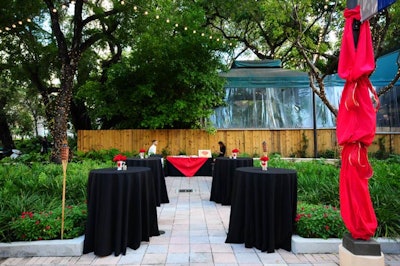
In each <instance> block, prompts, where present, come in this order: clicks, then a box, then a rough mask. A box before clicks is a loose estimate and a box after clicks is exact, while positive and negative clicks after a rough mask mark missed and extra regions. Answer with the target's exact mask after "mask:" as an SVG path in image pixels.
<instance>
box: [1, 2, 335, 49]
mask: <svg viewBox="0 0 400 266" xmlns="http://www.w3.org/2000/svg"><path fill="white" fill-rule="evenodd" d="M325 1H328V0H325ZM85 2H87V1H85ZM75 3H76V0H69V1H68V0H66V1H65V2H63V3H62V4H61V10H67V9H68V7H69V5H75ZM119 3H120V4H121V5H125V4H126V2H125V1H124V0H121V1H120V2H119ZM139 9H140V8H139V7H138V6H136V5H135V6H133V10H134V11H135V12H138V11H139ZM51 12H53V13H54V14H56V13H58V12H59V11H58V9H57V8H53V9H52V10H51ZM142 12H143V13H142V14H143V15H145V16H148V15H149V13H150V12H149V11H147V10H145V11H142ZM155 19H157V20H159V19H160V15H159V14H157V15H155ZM24 22H26V23H31V22H32V19H31V18H26V19H25V20H19V21H18V22H17V23H13V24H11V26H4V28H0V33H5V32H9V31H11V30H12V29H16V28H17V27H18V26H23V25H24ZM165 22H166V23H168V24H169V23H171V20H170V19H169V18H166V20H165ZM174 26H175V28H178V27H179V24H178V23H175V24H174ZM183 30H184V31H188V30H189V27H187V26H185V27H183ZM192 33H193V34H197V30H195V29H193V30H192ZM201 36H202V37H207V35H206V34H205V33H204V32H202V33H201ZM208 38H209V39H210V40H213V36H211V35H210V36H208ZM214 40H215V41H217V42H220V40H221V39H220V38H214ZM222 43H223V44H224V45H226V43H227V42H226V41H223V42H222ZM232 45H233V43H229V46H232Z"/></svg>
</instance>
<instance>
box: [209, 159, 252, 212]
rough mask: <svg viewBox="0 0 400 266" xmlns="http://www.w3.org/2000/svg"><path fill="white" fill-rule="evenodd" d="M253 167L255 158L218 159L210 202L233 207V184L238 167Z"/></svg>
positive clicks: (215, 165)
mask: <svg viewBox="0 0 400 266" xmlns="http://www.w3.org/2000/svg"><path fill="white" fill-rule="evenodd" d="M245 166H253V158H244V157H238V158H236V159H230V158H228V157H217V158H216V159H215V164H214V172H213V179H212V184H211V195H210V200H211V201H214V202H216V203H221V204H222V205H231V195H232V183H233V177H234V174H235V170H236V168H238V167H245Z"/></svg>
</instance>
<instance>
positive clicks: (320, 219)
mask: <svg viewBox="0 0 400 266" xmlns="http://www.w3.org/2000/svg"><path fill="white" fill-rule="evenodd" d="M295 221H296V223H295V225H296V234H298V235H299V236H301V237H305V238H324V239H327V238H331V237H334V238H337V237H339V238H341V237H342V236H343V235H344V233H346V232H347V229H346V227H345V225H344V223H343V221H342V217H341V215H340V211H339V210H338V209H337V208H335V207H332V206H328V205H315V204H308V203H305V202H299V203H298V204H297V215H296V220H295Z"/></svg>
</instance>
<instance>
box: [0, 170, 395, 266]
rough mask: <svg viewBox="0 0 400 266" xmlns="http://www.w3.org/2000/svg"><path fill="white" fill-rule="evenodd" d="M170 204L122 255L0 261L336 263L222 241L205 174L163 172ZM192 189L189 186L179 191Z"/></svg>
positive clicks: (223, 215)
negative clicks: (153, 230) (145, 238)
mask: <svg viewBox="0 0 400 266" xmlns="http://www.w3.org/2000/svg"><path fill="white" fill-rule="evenodd" d="M165 179H166V184H167V189H168V196H169V199H170V203H169V204H162V205H161V206H160V207H158V208H157V212H158V224H159V229H160V230H163V231H165V234H162V235H160V236H157V237H151V239H150V242H142V244H141V246H140V248H139V249H137V250H132V249H128V251H127V253H126V255H125V256H122V255H120V256H114V255H110V256H107V257H97V256H96V255H94V254H93V253H89V254H84V255H82V256H80V257H27V258H0V265H297V266H303V265H304V266H305V265H339V256H338V254H294V253H292V252H288V251H286V250H282V249H279V250H276V252H275V253H265V252H260V251H259V250H257V249H255V248H250V249H249V248H245V247H244V245H243V244H225V239H226V233H227V231H228V226H229V214H230V206H222V205H221V204H216V203H215V202H212V201H210V200H209V199H210V191H211V181H212V178H211V177H208V176H206V177H205V176H196V177H192V178H186V177H166V178H165ZM179 189H192V190H193V192H179ZM385 265H386V266H400V255H393V254H385Z"/></svg>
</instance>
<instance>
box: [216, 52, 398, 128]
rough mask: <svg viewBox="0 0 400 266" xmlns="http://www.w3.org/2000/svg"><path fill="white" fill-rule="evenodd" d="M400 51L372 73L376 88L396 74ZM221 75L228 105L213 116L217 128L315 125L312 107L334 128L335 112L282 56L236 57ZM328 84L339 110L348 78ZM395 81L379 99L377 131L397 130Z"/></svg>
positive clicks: (318, 121) (330, 79) (319, 123)
mask: <svg viewBox="0 0 400 266" xmlns="http://www.w3.org/2000/svg"><path fill="white" fill-rule="evenodd" d="M398 54H399V51H397V52H394V53H392V54H388V55H386V56H383V57H381V58H380V59H378V61H377V68H376V70H375V72H374V73H373V75H372V76H371V82H372V84H373V85H374V86H375V87H376V88H377V90H378V91H379V90H380V89H381V88H382V87H384V86H386V85H387V84H389V82H390V81H391V80H392V78H393V77H394V75H395V74H396V72H397V64H396V60H397V56H398ZM389 70H390V71H389ZM221 76H222V77H225V78H226V79H227V83H226V85H225V90H226V94H225V102H226V105H225V106H222V107H218V108H217V109H216V110H215V112H214V114H213V115H212V116H211V122H212V123H213V125H214V126H215V127H216V128H217V129H218V128H219V129H243V128H246V129H251V128H254V129H260V128H265V129H299V128H301V129H311V128H314V126H313V118H314V110H315V119H316V127H317V128H335V127H336V119H335V116H334V115H333V114H332V113H331V112H330V110H329V109H328V108H327V107H326V106H325V104H324V103H322V101H321V100H320V99H319V97H317V96H315V98H314V99H313V93H312V90H311V88H310V85H309V83H310V81H309V78H308V75H307V73H305V72H300V71H294V70H287V69H283V68H282V67H281V62H280V60H264V61H235V62H234V63H233V65H232V67H231V69H230V70H229V71H228V72H226V73H222V74H221ZM325 85H326V88H325V90H326V94H327V97H328V99H329V101H330V102H331V103H332V104H333V105H334V106H335V107H336V108H337V107H338V105H339V101H340V96H341V92H342V89H343V85H344V80H342V79H340V78H339V77H338V76H337V75H332V76H330V77H328V78H327V79H325ZM396 85H397V87H396V88H393V89H392V90H391V91H390V92H389V93H386V94H385V95H383V96H381V97H380V101H381V108H380V109H379V112H378V114H377V126H378V131H388V132H390V131H391V132H393V131H399V128H400V91H399V90H398V88H399V87H400V82H398V83H397V84H396ZM314 100H315V101H314ZM314 106H315V109H314V108H313V107H314Z"/></svg>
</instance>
